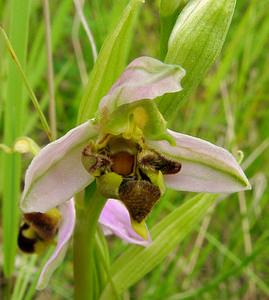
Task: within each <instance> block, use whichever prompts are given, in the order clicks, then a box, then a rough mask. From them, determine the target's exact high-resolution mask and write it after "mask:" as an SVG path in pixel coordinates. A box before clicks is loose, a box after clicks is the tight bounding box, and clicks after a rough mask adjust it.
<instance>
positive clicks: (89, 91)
mask: <svg viewBox="0 0 269 300" xmlns="http://www.w3.org/2000/svg"><path fill="white" fill-rule="evenodd" d="M141 3H142V1H141V0H131V1H130V3H129V4H128V5H127V7H126V8H125V10H124V12H123V14H122V16H121V18H120V21H119V23H118V24H117V26H116V28H115V30H114V31H113V32H112V33H111V34H110V35H109V36H108V37H107V38H106V40H105V42H104V44H103V46H102V48H101V50H100V53H99V55H98V58H97V61H96V63H95V65H94V68H93V70H92V73H91V75H90V79H89V83H88V85H87V86H86V89H85V93H84V95H83V97H82V100H81V103H80V108H79V114H78V123H81V122H84V121H86V120H87V119H89V118H92V117H94V114H95V112H96V111H97V107H98V104H99V101H100V100H101V98H102V97H103V96H104V95H105V94H106V93H107V92H108V90H109V88H110V87H111V85H112V84H113V82H114V81H115V80H116V79H117V78H118V76H119V75H120V74H121V72H122V71H123V69H124V67H125V65H126V61H127V57H128V53H129V49H130V43H131V38H132V34H133V30H134V25H135V21H136V19H137V18H136V17H137V14H138V10H139V7H140V4H141Z"/></svg>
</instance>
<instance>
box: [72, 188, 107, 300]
mask: <svg viewBox="0 0 269 300" xmlns="http://www.w3.org/2000/svg"><path fill="white" fill-rule="evenodd" d="M105 202H106V199H105V198H104V197H102V196H101V195H100V194H99V192H98V191H97V189H96V184H95V183H93V184H92V185H91V186H90V187H89V188H88V189H87V190H86V192H85V194H84V193H80V194H78V195H77V196H76V214H77V221H76V228H75V234H74V278H75V297H74V299H75V300H87V299H97V297H98V290H100V288H98V286H97V285H96V283H97V282H98V281H96V278H95V277H96V266H95V265H96V264H97V263H98V262H96V261H95V253H94V249H95V234H96V230H97V222H98V219H99V215H100V213H101V211H102V209H103V207H104V205H105Z"/></svg>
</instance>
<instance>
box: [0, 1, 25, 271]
mask: <svg viewBox="0 0 269 300" xmlns="http://www.w3.org/2000/svg"><path fill="white" fill-rule="evenodd" d="M30 2H31V1H30V0H26V1H20V0H12V1H10V3H9V5H10V24H9V36H10V41H11V43H12V45H13V47H14V50H15V51H16V55H17V57H18V58H19V60H20V62H21V64H22V67H23V68H24V66H25V62H26V53H27V52H26V51H27V41H28V26H29V17H30ZM23 93H24V89H23V81H22V79H21V76H20V74H19V73H18V70H17V67H16V66H15V64H14V62H13V61H12V60H11V59H10V60H9V61H8V66H7V86H6V94H5V103H4V105H5V106H4V112H5V114H4V119H5V120H4V144H6V145H8V146H11V145H13V144H14V142H15V140H16V139H17V138H18V137H19V136H21V133H22V126H23V123H22V121H23V120H22V116H23V113H24V102H23V101H22V100H23ZM1 170H2V172H3V174H4V176H3V209H2V213H3V238H4V245H3V253H4V268H3V269H4V274H5V276H6V277H11V275H12V273H13V270H14V261H15V255H16V248H17V232H18V222H19V205H18V200H19V197H20V184H21V181H20V174H21V159H20V156H19V154H4V155H3V162H2V165H1Z"/></svg>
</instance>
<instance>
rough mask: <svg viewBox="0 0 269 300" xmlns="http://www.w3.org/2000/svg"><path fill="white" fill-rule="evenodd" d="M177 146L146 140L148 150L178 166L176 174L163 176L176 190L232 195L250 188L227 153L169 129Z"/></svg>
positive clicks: (243, 175) (241, 172)
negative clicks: (176, 162)
mask: <svg viewBox="0 0 269 300" xmlns="http://www.w3.org/2000/svg"><path fill="white" fill-rule="evenodd" d="M168 133H169V134H171V135H172V136H173V137H174V138H175V140H176V146H171V145H170V144H169V143H167V142H166V141H147V144H148V146H149V147H150V148H152V149H155V150H156V151H158V152H159V153H162V154H163V155H164V156H166V157H168V158H171V159H174V160H175V161H178V162H180V163H181V165H182V167H181V170H180V171H179V173H177V174H174V175H166V176H165V182H166V185H167V186H168V187H170V188H172V189H175V190H181V191H192V192H209V193H231V192H237V191H242V190H245V189H249V188H250V184H249V182H248V179H247V178H246V176H245V174H244V172H243V171H242V169H241V167H240V166H239V164H238V163H237V161H236V160H235V158H234V157H233V156H232V154H231V153H230V152H228V151H227V150H225V149H224V148H221V147H218V146H215V145H213V144H211V143H209V142H207V141H204V140H201V139H199V138H196V137H192V136H188V135H185V134H181V133H178V132H174V131H171V130H168Z"/></svg>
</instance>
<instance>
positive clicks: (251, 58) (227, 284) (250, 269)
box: [0, 0, 269, 300]
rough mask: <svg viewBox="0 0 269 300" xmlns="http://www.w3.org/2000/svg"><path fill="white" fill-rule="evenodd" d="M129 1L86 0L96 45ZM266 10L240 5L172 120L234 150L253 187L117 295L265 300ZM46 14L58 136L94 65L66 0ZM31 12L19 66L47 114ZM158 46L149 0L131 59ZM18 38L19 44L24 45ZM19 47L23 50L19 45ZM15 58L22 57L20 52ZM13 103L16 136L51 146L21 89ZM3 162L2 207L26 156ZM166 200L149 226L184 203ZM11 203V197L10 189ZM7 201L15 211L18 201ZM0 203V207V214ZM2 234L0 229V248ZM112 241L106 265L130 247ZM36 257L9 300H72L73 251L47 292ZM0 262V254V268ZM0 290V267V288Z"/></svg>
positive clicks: (4, 14) (242, 0) (22, 260)
mask: <svg viewBox="0 0 269 300" xmlns="http://www.w3.org/2000/svg"><path fill="white" fill-rule="evenodd" d="M13 2H14V1H13V0H12V1H5V0H0V20H1V24H2V25H3V26H4V28H8V25H7V24H8V23H9V22H10V19H11V18H14V20H15V21H14V22H16V21H17V22H19V20H20V15H21V12H20V11H19V10H18V11H14V10H12V7H13V6H12V5H13ZM21 2H22V3H23V2H24V0H22V1H21ZM26 2H28V1H25V3H26ZM127 3H128V1H127V0H117V1H113V0H103V1H100V0H92V1H85V5H84V13H85V16H86V18H87V21H88V22H89V26H90V28H91V30H92V32H93V35H94V38H95V41H96V45H97V48H98V49H100V47H101V45H102V42H103V41H104V39H105V37H106V35H107V34H108V33H109V32H111V30H113V28H114V26H115V24H117V21H118V19H119V18H120V16H121V12H122V11H123V9H124V7H125V6H126V4H127ZM268 11H269V1H268V0H259V1H257V0H251V1H246V0H238V1H237V5H236V10H235V14H234V17H233V20H232V24H231V27H230V30H229V33H228V36H227V40H226V42H225V44H224V47H223V50H222V52H221V55H220V56H219V57H218V59H217V61H216V63H215V64H214V65H213V66H212V68H211V69H210V71H209V72H208V74H207V76H206V77H205V78H204V80H203V82H202V83H201V84H200V86H199V88H198V89H197V90H196V92H195V93H194V94H192V96H191V97H190V98H189V99H187V100H186V101H184V102H182V103H181V104H180V110H179V112H178V114H177V117H176V121H175V122H174V123H173V128H174V129H176V130H178V131H180V132H183V133H187V134H190V135H195V136H199V137H200V138H204V139H207V140H209V141H211V142H213V143H216V144H218V145H221V146H224V147H226V148H227V149H229V150H230V151H231V152H232V153H233V154H234V155H235V156H236V155H238V150H242V151H243V152H244V159H243V162H242V167H243V168H244V170H245V172H246V174H247V176H248V178H249V179H250V181H251V184H252V190H251V191H247V192H242V193H239V194H234V195H231V196H228V197H223V199H220V201H218V202H217V203H216V205H215V207H213V208H212V210H211V211H210V213H209V214H208V216H207V217H206V218H205V219H204V220H203V221H202V223H201V224H200V226H199V227H198V228H197V229H196V231H195V232H193V233H192V234H191V235H190V236H188V237H187V238H186V239H185V240H184V241H183V242H182V243H181V244H180V245H178V247H177V249H175V251H173V252H172V253H171V254H170V255H169V256H168V257H167V258H166V259H165V260H164V261H163V263H162V264H161V265H160V266H159V267H157V268H155V269H154V270H153V271H152V272H151V273H150V274H148V275H147V276H146V277H145V278H144V279H143V280H141V281H140V282H139V283H137V284H136V285H135V286H134V287H132V288H131V289H130V291H128V292H126V293H125V295H124V299H143V300H150V299H154V300H155V299H156V300H159V299H160V300H161V299H168V300H180V299H220V300H226V299H227V300H228V299H235V300H236V299H244V300H254V299H269V270H268V265H269V256H268V252H269V243H268V241H269V240H268V237H269V217H268V213H269V209H268V200H269V199H268V198H269V197H268V193H269V185H268V179H269V175H268V174H269V173H268V169H269V150H268V148H269V136H268V133H269V109H268V105H269V96H268V95H269V51H268V49H269V17H268ZM50 12H51V23H52V24H51V26H52V49H53V60H54V76H55V80H54V84H55V98H56V111H57V125H58V131H59V133H58V135H59V136H61V135H62V134H64V133H65V132H66V131H67V130H69V129H70V128H72V127H74V125H75V124H76V118H77V111H78V106H79V101H80V99H81V96H82V91H83V86H84V84H85V82H86V80H87V73H88V72H90V70H91V68H92V66H93V59H92V52H91V47H90V44H89V41H88V39H87V36H86V34H85V32H84V30H83V28H82V27H81V26H80V25H78V24H79V22H78V20H77V17H76V16H75V8H74V5H73V3H72V1H70V0H62V1H50ZM29 13H30V24H29V30H27V32H22V36H23V35H24V34H26V35H27V34H28V35H29V45H28V50H27V52H26V57H25V58H26V60H25V64H24V70H25V71H26V73H27V76H28V78H29V80H30V83H31V87H32V88H33V89H34V91H35V93H36V95H37V97H38V99H39V100H40V103H41V106H42V108H43V109H44V111H45V112H46V113H47V111H48V98H49V97H48V83H47V77H46V72H47V60H46V53H45V27H44V18H43V9H42V2H41V1H32V2H31V3H30V10H29ZM26 27H27V26H26ZM22 28H23V27H22ZM159 41H160V20H159V12H158V5H157V2H156V1H147V2H146V4H145V5H143V7H142V10H141V13H140V15H139V18H138V22H137V24H136V30H135V32H134V37H133V42H132V44H131V51H130V55H129V58H128V62H129V61H131V60H132V59H133V58H135V57H137V56H141V55H149V56H153V57H156V58H158V57H160V50H159V48H160V46H159ZM21 42H22V43H23V40H22V41H21ZM14 46H15V45H14ZM17 46H18V47H19V49H20V41H18V45H17ZM80 46H81V51H82V52H81V53H80V54H79V59H78V56H76V52H75V50H74V47H75V48H76V49H78V48H77V47H80ZM22 48H23V45H22ZM22 48H21V49H22ZM18 51H19V50H18ZM77 51H78V50H77ZM19 52H20V51H19ZM0 53H1V57H0V143H2V141H3V140H4V132H6V133H7V131H8V130H10V128H7V126H8V125H7V123H6V122H7V121H6V119H5V118H4V116H5V114H6V113H7V112H6V110H7V105H4V102H5V103H7V102H8V101H9V99H8V97H7V95H14V94H12V93H11V94H8V93H7V91H8V89H11V90H12V86H14V85H16V84H17V83H16V82H14V81H13V82H11V78H12V76H10V73H9V72H12V71H10V69H9V67H8V64H9V56H8V52H7V50H6V48H5V47H4V43H3V39H1V40H0ZM18 55H20V53H18ZM21 55H22V57H23V56H24V54H23V53H21ZM78 62H79V63H80V67H79V63H78ZM13 72H14V71H13ZM13 84H14V85H13ZM19 85H20V83H18V86H19ZM9 86H11V88H10V87H9ZM175 101H176V99H175ZM18 103H21V104H18V105H22V108H21V109H20V110H19V113H20V114H19V115H18V112H17V109H18V107H17V106H16V107H10V108H8V109H9V113H10V111H12V110H14V114H13V117H12V118H11V120H10V122H11V124H12V122H13V123H14V122H15V123H16V122H18V124H19V125H18V126H19V128H18V131H19V133H20V135H27V136H30V137H31V138H33V139H34V140H35V141H36V142H37V143H38V144H40V145H45V144H46V143H47V142H48V141H47V139H46V136H45V134H44V133H43V132H42V128H41V127H40V124H39V121H38V117H37V114H36V112H35V110H34V108H33V106H32V105H31V103H30V102H29V100H28V99H27V97H26V92H25V91H23V90H22V92H20V93H19V99H18ZM13 105H14V104H13ZM6 133H5V136H6ZM15 135H16V133H14V135H12V134H10V137H9V138H8V139H6V138H5V139H6V141H7V142H8V140H9V141H10V144H9V146H11V142H12V136H15ZM7 156H8V155H5V156H4V155H3V157H2V158H1V167H0V176H1V181H0V182H1V184H0V202H1V203H2V199H3V197H2V196H3V194H4V193H6V187H5V178H7V177H8V176H9V178H13V177H12V176H13V175H12V172H11V171H10V172H11V173H10V174H9V173H8V170H11V169H12V168H13V167H14V168H15V169H16V168H17V169H21V168H22V174H23V173H24V170H25V168H26V167H27V165H28V164H29V162H30V159H31V156H29V155H23V156H22V161H21V162H20V158H18V160H17V161H16V162H15V163H14V162H13V163H12V162H9V163H7V162H6V160H8V159H7V158H6V157H7ZM16 166H17V167H16ZM17 169H16V170H17ZM19 173H20V172H19V171H18V172H17V173H16V176H20V174H19ZM18 188H19V187H18ZM10 189H11V191H13V190H16V187H13V189H12V188H10V187H9V190H10ZM168 196H169V198H170V201H169V202H168V201H166V199H167V198H168V197H166V198H165V201H160V202H159V203H158V204H157V205H156V207H155V209H154V211H153V212H152V214H151V215H150V217H149V220H148V224H149V228H150V227H152V225H153V224H155V223H156V222H157V221H158V220H160V219H162V217H163V216H164V215H166V214H168V213H169V212H171V211H173V209H174V208H175V207H177V206H178V205H179V204H181V203H183V202H184V201H186V200H187V199H188V198H190V197H191V195H190V194H187V193H176V192H172V191H168ZM9 197H12V192H10V196H9ZM13 205H14V207H15V208H14V213H15V211H16V203H15V204H14V203H13ZM5 207H6V206H5V205H4V206H2V214H1V215H2V216H3V217H4V214H5V209H6V208H5ZM9 208H10V207H9ZM3 217H1V219H0V220H1V221H2V220H3ZM5 222H8V221H5ZM12 224H13V227H11V229H10V230H13V235H14V230H16V228H17V227H16V226H15V225H16V222H15V223H12ZM17 225H18V224H17ZM2 233H3V232H2V227H0V245H1V247H2V245H3V239H2V235H3V234H2ZM109 244H110V246H111V247H110V248H111V259H112V260H113V259H114V258H115V257H117V256H118V255H119V254H120V253H122V252H124V251H125V249H126V248H127V245H125V244H123V242H122V241H120V240H117V239H116V238H113V237H111V238H109ZM41 260H42V259H41V258H40V257H39V258H36V257H27V256H26V255H23V254H21V253H18V254H17V256H16V266H15V271H14V272H13V274H12V278H13V279H12V280H14V282H15V278H17V280H16V285H15V287H16V288H17V289H18V291H19V292H18V295H19V296H17V298H16V299H15V300H19V299H72V294H73V289H72V286H73V282H72V280H73V279H72V251H69V252H68V257H67V259H66V260H65V263H64V264H62V265H61V267H60V268H59V269H58V270H57V272H56V274H55V275H54V276H53V277H52V279H51V281H50V285H49V287H48V288H47V289H46V290H45V291H43V292H38V293H35V291H34V281H35V280H36V279H37V277H36V270H37V269H36V268H38V266H39V265H40V264H41ZM142 263H143V262H141V264H142ZM3 265H4V257H3V251H2V249H1V252H0V270H2V268H3ZM5 284H6V283H5V279H4V277H3V272H2V271H1V274H0V290H1V287H2V288H4V286H5ZM0 299H1V294H0Z"/></svg>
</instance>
